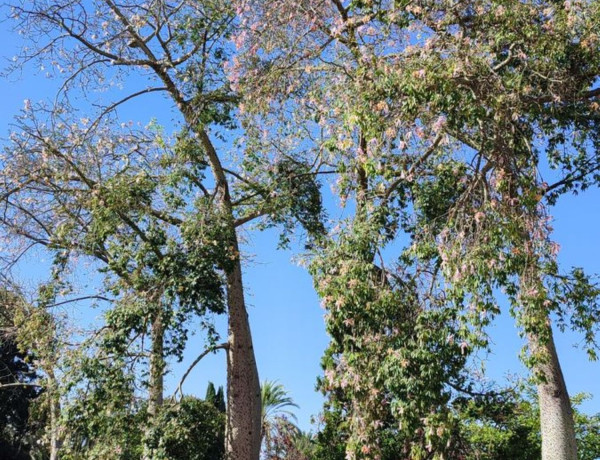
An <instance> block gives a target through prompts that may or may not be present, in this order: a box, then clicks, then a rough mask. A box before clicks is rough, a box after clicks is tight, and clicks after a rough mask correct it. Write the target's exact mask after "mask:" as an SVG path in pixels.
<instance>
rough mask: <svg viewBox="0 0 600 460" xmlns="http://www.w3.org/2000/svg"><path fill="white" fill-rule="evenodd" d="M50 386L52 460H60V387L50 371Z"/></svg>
mask: <svg viewBox="0 0 600 460" xmlns="http://www.w3.org/2000/svg"><path fill="white" fill-rule="evenodd" d="M48 382H49V383H50V384H49V385H48V388H49V392H48V393H49V394H48V397H49V398H50V460H58V459H59V454H60V449H61V447H62V436H61V427H60V400H59V396H58V385H57V382H56V377H55V375H54V372H53V371H52V370H50V371H48Z"/></svg>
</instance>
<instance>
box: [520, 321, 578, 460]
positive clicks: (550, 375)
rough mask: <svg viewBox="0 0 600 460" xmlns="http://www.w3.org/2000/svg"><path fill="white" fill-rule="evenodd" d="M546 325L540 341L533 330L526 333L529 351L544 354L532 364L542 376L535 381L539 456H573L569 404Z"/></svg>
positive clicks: (558, 459) (553, 459) (567, 459)
mask: <svg viewBox="0 0 600 460" xmlns="http://www.w3.org/2000/svg"><path fill="white" fill-rule="evenodd" d="M548 328H549V330H548V331H547V332H548V339H546V340H544V341H541V340H540V339H539V338H538V337H537V336H536V335H534V334H530V335H529V343H530V347H531V349H532V351H533V352H535V353H539V354H540V356H543V357H545V359H544V360H543V361H542V362H540V363H539V364H536V365H535V366H534V367H533V371H534V373H535V374H536V375H540V376H543V377H544V379H543V381H542V382H540V383H538V385H537V391H538V398H539V404H540V426H541V433H542V460H577V442H576V439H575V425H574V421H573V408H572V407H571V401H570V399H569V393H568V392H567V386H566V384H565V379H564V377H563V373H562V370H561V368H560V362H559V361H558V355H557V353H556V347H555V345H554V338H553V336H552V328H551V326H548Z"/></svg>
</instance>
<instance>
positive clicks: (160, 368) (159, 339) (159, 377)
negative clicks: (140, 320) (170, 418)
mask: <svg viewBox="0 0 600 460" xmlns="http://www.w3.org/2000/svg"><path fill="white" fill-rule="evenodd" d="M164 334H165V331H164V326H163V323H162V318H161V314H160V312H157V314H156V317H155V318H154V321H153V322H152V330H151V337H152V351H151V354H150V385H149V397H148V413H149V414H150V416H151V417H154V416H155V415H156V414H157V413H158V410H159V409H160V407H161V406H162V404H163V391H164V371H165V359H164V351H163V348H164Z"/></svg>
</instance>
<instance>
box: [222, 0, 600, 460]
mask: <svg viewBox="0 0 600 460" xmlns="http://www.w3.org/2000/svg"><path fill="white" fill-rule="evenodd" d="M238 11H239V13H240V14H241V15H242V18H243V19H242V20H241V25H242V32H241V33H240V34H239V35H238V39H237V40H236V43H237V46H238V47H239V48H240V49H241V50H242V51H244V53H243V54H242V56H241V57H240V58H238V60H237V61H236V62H235V63H234V66H233V69H232V70H233V72H232V78H233V80H234V81H235V84H237V85H240V86H241V87H243V88H244V90H245V91H246V92H247V93H248V94H250V93H253V94H255V102H254V104H253V107H247V110H249V111H250V112H253V113H258V114H261V116H263V117H264V118H265V119H267V120H268V121H270V122H271V123H272V126H274V127H275V126H277V127H289V126H290V125H294V124H296V125H300V126H301V128H298V131H297V132H295V131H294V130H293V129H288V130H287V132H288V133H291V137H292V138H294V139H296V142H297V143H298V144H299V145H304V146H306V145H307V144H310V145H312V148H313V155H314V157H315V161H316V162H318V163H321V164H326V165H328V166H329V167H330V168H332V169H333V170H334V171H335V172H336V173H337V174H336V176H335V177H336V181H335V183H334V184H333V191H334V194H335V195H336V196H337V197H338V198H339V200H340V202H341V203H342V204H346V206H347V209H348V211H347V213H346V214H347V215H348V216H349V217H348V218H345V219H341V220H340V221H339V222H337V225H336V226H334V228H333V229H332V231H331V233H330V235H329V236H328V237H327V238H326V239H324V240H323V241H322V242H321V243H320V244H321V246H320V247H319V249H318V250H317V254H316V256H315V258H314V261H313V263H312V267H311V271H312V273H313V275H314V276H315V284H316V286H317V290H318V291H319V293H320V294H321V296H322V298H323V303H324V306H325V308H326V309H327V312H328V314H327V324H328V330H329V331H330V333H331V335H332V346H331V348H330V350H329V352H328V354H327V355H326V357H325V359H324V367H325V377H324V379H323V384H322V385H323V388H324V389H325V390H326V391H327V392H328V394H329V395H330V397H331V398H333V399H334V400H335V399H338V400H341V401H343V412H344V413H345V414H346V416H347V418H348V423H349V433H350V436H349V439H348V442H347V453H348V456H349V457H350V458H354V457H363V458H378V457H379V456H381V455H382V452H381V447H380V446H381V442H380V441H381V439H379V438H378V433H381V430H380V428H381V424H382V423H383V421H382V420H383V418H384V417H383V415H384V414H386V413H387V411H389V410H391V411H392V415H393V416H394V417H395V418H396V420H398V421H399V422H400V424H399V426H400V429H401V430H402V429H403V427H405V426H407V425H406V423H407V420H408V421H409V424H408V426H410V427H411V428H415V429H414V430H412V431H410V433H418V434H421V433H424V436H423V437H422V438H420V440H419V439H416V438H418V436H416V437H415V436H410V435H407V438H406V439H407V445H405V446H404V447H403V449H405V450H404V452H405V454H406V455H408V456H410V457H411V458H425V457H426V456H428V455H442V453H441V452H442V451H443V450H444V448H445V447H447V446H448V445H449V444H448V443H447V442H446V439H445V436H446V433H448V429H449V427H450V426H451V423H447V420H445V419H444V417H445V416H443V415H442V414H443V413H444V412H443V411H439V412H438V411H436V410H431V406H428V405H427V404H433V407H436V408H439V407H440V406H441V403H440V401H442V400H443V398H444V396H443V395H444V392H445V389H447V388H448V385H450V384H455V383H456V382H453V381H452V379H455V380H456V379H457V375H458V374H457V373H456V372H457V371H458V369H460V357H461V356H465V355H466V354H468V353H469V352H471V351H473V350H475V349H477V348H480V347H486V346H487V338H486V334H485V326H486V325H488V324H489V323H490V321H491V320H492V319H493V317H494V316H495V315H497V314H498V313H500V305H499V303H498V299H497V296H496V295H495V292H496V291H495V290H496V289H497V288H503V289H504V290H505V291H506V292H507V293H508V295H509V299H510V307H511V308H510V310H511V312H512V314H513V315H514V316H515V318H516V319H517V323H518V325H519V327H520V330H521V331H522V333H523V334H524V335H525V336H526V337H527V339H528V342H529V345H528V348H527V356H528V358H527V360H526V362H527V363H528V364H529V365H530V367H531V370H532V374H533V375H534V377H535V378H536V380H537V382H538V389H539V396H540V409H541V422H542V423H541V427H542V435H543V439H544V441H543V457H544V458H545V459H552V458H556V459H558V458H569V459H574V458H576V446H575V441H574V440H575V438H574V432H573V420H572V411H571V409H570V404H569V399H568V393H567V390H566V387H565V385H564V379H563V377H562V373H561V371H560V365H559V363H558V358H557V356H556V350H555V348H554V344H553V340H552V329H551V323H550V318H551V315H553V314H554V315H556V316H557V318H558V321H559V325H560V326H565V325H567V324H569V325H570V326H572V327H574V328H575V329H578V330H580V331H582V332H583V333H584V335H585V337H586V341H587V343H588V345H589V347H590V348H589V350H590V353H591V354H592V356H593V354H594V349H595V342H594V331H595V330H596V327H597V323H596V322H595V320H594V317H595V316H596V315H597V310H598V307H597V302H596V299H597V295H598V291H597V288H596V287H595V286H594V285H593V284H592V283H591V281H590V279H589V278H588V277H587V276H585V275H584V274H583V273H582V272H581V271H580V270H575V271H573V272H572V273H570V274H563V273H560V272H559V270H558V266H557V263H556V251H557V245H556V244H555V243H554V242H552V240H551V229H550V226H549V217H548V209H549V205H551V204H552V203H553V202H554V201H555V200H556V199H557V197H558V196H559V195H560V194H561V193H564V192H567V191H570V190H575V191H577V190H579V189H584V188H585V187H587V186H589V185H590V184H593V183H595V182H596V180H597V171H598V170H599V166H600V163H599V162H598V158H597V148H598V145H599V138H598V117H599V107H600V106H599V104H598V97H599V95H600V90H598V89H597V87H596V85H597V83H598V77H599V76H600V62H599V61H598V46H599V39H598V34H597V27H596V26H595V24H597V21H598V11H599V9H598V5H597V2H587V3H585V2H577V3H574V2H565V3H564V4H560V5H556V4H554V3H547V4H545V3H541V4H540V3H530V2H510V4H506V5H504V4H503V5H499V4H494V3H486V2H467V3H463V4H460V5H455V6H452V7H450V6H449V5H447V4H444V3H443V2H436V1H431V2H427V1H426V2H419V3H418V4H415V3H403V2H385V1H375V0H373V1H367V0H365V1H357V2H342V1H338V0H331V1H321V2H302V1H301V2H288V1H285V0H281V1H278V2H270V3H269V5H268V6H266V5H261V3H260V2H252V1H240V2H238ZM243 27H245V28H246V30H245V31H244V30H243ZM571 133H573V134H574V135H571ZM278 136H279V137H280V136H281V131H280V132H278ZM270 142H271V143H273V142H274V141H270ZM288 142H290V141H288ZM541 159H543V160H544V161H547V162H548V163H549V164H550V165H551V167H553V168H554V169H555V170H556V172H555V173H553V177H554V179H555V181H554V183H552V184H548V183H546V182H545V181H544V180H543V179H542V177H541V174H540V163H541ZM405 242H407V243H406V244H405V245H404V244H403V243H405ZM402 247H404V249H402ZM397 249H400V251H397ZM392 252H396V254H398V253H400V254H401V256H400V257H399V258H396V260H395V261H394V260H392V261H390V260H386V257H385V255H388V257H389V254H390V253H392ZM411 284H413V285H414V286H411ZM407 287H409V288H407ZM404 308H406V309H407V310H408V312H410V313H411V314H412V315H413V316H411V314H407V313H408V312H404ZM403 312H404V313H403ZM432 312H436V314H437V315H440V316H439V319H440V320H441V319H442V317H443V315H444V314H446V315H447V317H446V318H443V320H441V321H440V323H439V324H436V322H435V321H433V322H431V323H427V322H424V323H423V327H424V329H425V331H424V332H421V331H420V329H419V327H418V325H419V324H420V323H419V321H420V320H422V319H423V317H424V316H422V314H425V317H427V315H431V314H432ZM378 315H381V316H378ZM394 315H397V317H394ZM415 315H416V316H415ZM429 319H430V320H431V317H429ZM386 320H389V321H391V324H388V323H387V322H386ZM403 320H404V322H403ZM442 324H443V326H442ZM393 325H395V327H394V326H393ZM443 327H445V328H447V329H443ZM440 330H444V331H445V332H446V333H447V334H446V338H445V341H444V340H441V336H440V337H435V334H433V333H432V332H431V331H436V332H438V331H440ZM395 337H396V338H397V339H395ZM426 339H430V340H431V342H430V343H432V344H436V345H435V346H432V348H431V349H430V350H429V353H431V354H434V352H433V350H435V353H437V354H440V355H441V356H442V357H444V358H446V357H447V358H448V360H449V361H446V360H445V359H440V360H439V361H437V363H438V364H440V365H441V366H447V364H446V363H448V362H453V361H452V359H456V360H457V361H454V364H456V365H457V367H456V368H452V367H450V368H449V367H443V370H444V371H449V373H445V372H438V373H436V376H435V378H433V377H429V378H426V379H423V378H422V377H423V376H422V375H420V374H419V372H422V369H427V368H428V366H429V365H430V364H429V363H428V364H425V362H427V361H426V359H427V358H424V359H425V362H419V361H418V359H415V357H414V356H411V355H410V353H411V352H410V350H413V351H414V352H417V350H419V349H420V350H422V351H423V353H424V356H428V353H427V346H426V344H427V343H428V342H427V340H426ZM395 340H396V341H395ZM411 344H414V345H411ZM413 346H414V348H412V347H413ZM440 350H445V352H446V353H448V355H445V354H444V353H442V352H440ZM403 353H404V354H405V356H403ZM396 357H397V359H396ZM451 357H454V358H452V359H451ZM415 363H420V364H421V365H420V366H415V367H412V366H414V365H415ZM432 366H434V364H433V365H432ZM432 368H433V367H432ZM386 378H389V380H388V381H386ZM411 379H415V380H414V381H413V380H411ZM415 381H417V382H422V381H426V382H432V381H435V382H436V385H437V387H435V388H432V389H430V391H422V390H423V389H419V391H416V390H415V389H416V388H417V387H418V385H417V387H413V385H415ZM400 382H401V385H398V384H399V383H400ZM394 385H396V387H394ZM426 395H427V396H430V398H429V399H427V398H425V399H421V398H424V396H426ZM436 398H441V399H436ZM422 403H424V404H425V405H420V404H422ZM390 408H391V409H390ZM411 417H414V419H413V421H412V422H413V423H414V424H415V425H411V424H410V418H411Z"/></svg>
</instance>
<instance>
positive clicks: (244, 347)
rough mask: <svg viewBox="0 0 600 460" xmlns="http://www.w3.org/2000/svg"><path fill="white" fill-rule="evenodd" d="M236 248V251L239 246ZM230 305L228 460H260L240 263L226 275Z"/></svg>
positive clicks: (253, 372)
mask: <svg viewBox="0 0 600 460" xmlns="http://www.w3.org/2000/svg"><path fill="white" fill-rule="evenodd" d="M235 246H236V248H235V250H236V251H237V242H236V243H235ZM227 303H228V308H229V318H228V320H229V325H228V326H229V348H228V349H227V427H226V435H225V437H226V441H225V451H226V454H227V459H228V460H258V458H259V457H260V439H261V433H260V431H261V430H260V425H261V423H260V422H261V417H260V416H261V413H260V411H261V407H260V382H259V379H258V370H257V368H256V360H255V358H254V347H253V346H252V334H251V332H250V324H249V322H248V313H247V312H246V304H245V301H244V289H243V284H242V267H241V263H240V260H239V259H237V260H236V261H235V263H234V266H233V268H232V269H231V270H230V271H229V272H228V273H227Z"/></svg>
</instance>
